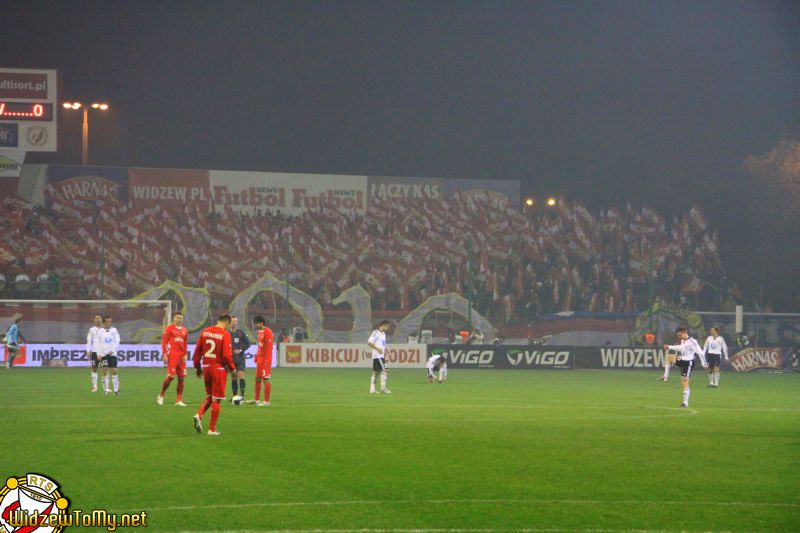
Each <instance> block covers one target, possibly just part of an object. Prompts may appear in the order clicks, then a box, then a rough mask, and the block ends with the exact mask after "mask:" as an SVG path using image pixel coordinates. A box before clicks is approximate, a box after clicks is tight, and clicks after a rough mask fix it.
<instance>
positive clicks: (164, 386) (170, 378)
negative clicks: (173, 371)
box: [161, 376, 172, 396]
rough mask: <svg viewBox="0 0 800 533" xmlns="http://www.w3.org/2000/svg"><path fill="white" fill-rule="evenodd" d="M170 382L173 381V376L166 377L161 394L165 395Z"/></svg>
mask: <svg viewBox="0 0 800 533" xmlns="http://www.w3.org/2000/svg"><path fill="white" fill-rule="evenodd" d="M170 383H172V376H167V377H166V378H164V383H162V384H161V396H164V393H165V392H167V389H168V388H169V384H170Z"/></svg>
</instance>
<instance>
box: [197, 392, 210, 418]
mask: <svg viewBox="0 0 800 533" xmlns="http://www.w3.org/2000/svg"><path fill="white" fill-rule="evenodd" d="M209 406H211V397H210V396H206V399H205V400H203V403H201V404H200V409H198V410H197V416H199V417H200V418H203V415H204V414H206V411H207V410H208V408H209Z"/></svg>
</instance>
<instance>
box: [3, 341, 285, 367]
mask: <svg viewBox="0 0 800 533" xmlns="http://www.w3.org/2000/svg"><path fill="white" fill-rule="evenodd" d="M257 348H258V347H257V346H251V347H250V348H248V350H247V351H246V352H245V354H246V361H247V367H248V368H255V367H256V363H255V360H254V359H253V357H254V356H255V353H256V349H257ZM192 353H193V350H189V356H188V359H187V363H186V364H187V366H188V367H189V368H191V367H192ZM2 354H3V356H2V360H3V362H5V361H6V360H7V359H8V348H7V347H6V346H3V352H2ZM20 354H21V355H22V356H23V357H20V356H17V357H16V358H14V366H26V367H29V366H44V363H45V362H46V361H47V360H49V359H65V360H66V361H67V366H89V365H90V363H91V362H90V360H89V358H88V357H87V356H86V345H85V344H23V345H21V346H20ZM276 355H277V350H275V349H274V348H273V356H272V367H273V368H275V367H276V366H278V358H277V357H276ZM117 361H118V363H119V366H152V367H163V366H164V362H163V359H162V357H161V345H160V344H121V345H120V347H119V349H118V350H117Z"/></svg>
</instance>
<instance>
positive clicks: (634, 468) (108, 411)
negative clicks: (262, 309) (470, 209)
mask: <svg viewBox="0 0 800 533" xmlns="http://www.w3.org/2000/svg"><path fill="white" fill-rule="evenodd" d="M252 375H253V372H252V371H250V372H249V373H248V383H247V387H248V397H250V396H251V394H252V391H253V378H252ZM369 375H370V371H369V370H368V369H367V370H349V369H348V370H330V369H325V370H317V369H275V370H274V371H273V388H272V406H270V407H265V408H258V407H255V406H251V405H243V406H239V407H236V406H233V405H231V404H230V403H224V404H223V408H222V414H221V416H220V420H219V425H218V430H219V431H221V432H222V435H221V436H220V437H210V436H207V435H205V433H203V434H202V435H198V434H197V433H196V432H195V431H194V429H193V427H192V415H193V414H194V413H195V412H196V410H197V406H198V404H199V403H200V401H201V398H202V396H203V389H202V386H201V382H200V380H198V379H197V378H195V377H194V376H193V375H190V376H189V377H188V378H187V387H186V394H185V401H186V403H188V404H189V407H186V408H179V407H175V406H174V405H173V403H174V398H175V383H173V384H172V387H171V388H170V390H169V391H168V393H167V397H166V398H167V401H166V402H165V405H164V406H158V405H156V402H155V398H156V395H157V393H158V391H159V390H160V386H161V382H162V380H163V376H164V371H163V369H133V368H122V369H120V378H121V379H120V382H121V391H122V394H121V395H120V396H113V395H112V396H104V395H103V394H102V393H94V394H92V393H90V392H89V386H90V383H89V371H88V369H73V368H70V369H15V370H11V371H8V370H2V371H0V413H2V419H3V431H2V434H3V437H4V438H3V440H2V447H0V478H2V479H0V487H2V483H3V480H5V479H6V478H7V477H10V476H12V475H14V476H23V475H25V474H26V473H28V472H36V473H40V474H42V475H45V476H49V477H51V478H53V479H54V480H56V481H57V482H58V483H59V484H60V486H61V489H60V490H61V492H62V493H63V494H64V495H65V496H66V497H67V498H68V499H69V500H70V502H71V508H72V509H82V510H84V511H86V510H91V509H106V510H108V511H109V512H119V513H122V512H131V513H134V512H135V513H139V512H141V511H145V512H146V513H147V525H148V527H147V529H142V530H140V531H148V530H149V531H159V532H172V531H242V530H248V531H256V530H257V531H265V530H288V531H306V530H338V531H343V530H347V531H353V530H362V531H375V530H387V531H388V530H391V531H396V530H423V531H442V532H445V531H457V530H461V531H464V530H483V531H501V530H529V531H585V530H591V531H630V530H640V531H781V532H783V531H798V530H800V375H798V374H777V375H776V374H732V373H726V374H723V375H722V379H721V383H720V385H721V386H720V388H719V389H717V390H714V389H707V388H706V384H707V379H706V377H705V374H704V373H701V372H698V373H696V375H695V376H694V379H693V380H692V381H693V387H692V396H691V401H690V408H689V409H679V408H678V406H679V404H680V402H681V395H680V385H679V383H678V377H679V376H678V375H676V373H675V372H673V375H672V376H671V379H670V382H669V383H666V384H665V383H660V382H657V381H656V377H657V376H658V373H655V372H652V371H651V372H639V371H631V372H625V371H563V372H559V371H489V370H486V371H482V370H460V371H459V370H451V371H450V376H449V380H448V382H447V383H446V384H444V385H438V384H435V383H434V384H432V385H429V384H427V383H426V382H425V379H424V370H419V371H409V370H394V371H390V376H389V387H390V389H391V390H392V392H393V394H391V395H370V394H368V390H369V381H368V380H369ZM209 415H210V413H207V414H206V417H205V419H204V430H205V429H207V428H208V423H209Z"/></svg>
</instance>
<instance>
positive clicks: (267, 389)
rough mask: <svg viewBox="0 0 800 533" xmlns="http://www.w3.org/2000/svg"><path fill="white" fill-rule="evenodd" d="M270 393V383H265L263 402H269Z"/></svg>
mask: <svg viewBox="0 0 800 533" xmlns="http://www.w3.org/2000/svg"><path fill="white" fill-rule="evenodd" d="M270 393H272V383H270V382H269V381H267V382H266V383H264V401H265V402H269V395H270Z"/></svg>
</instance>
